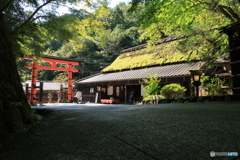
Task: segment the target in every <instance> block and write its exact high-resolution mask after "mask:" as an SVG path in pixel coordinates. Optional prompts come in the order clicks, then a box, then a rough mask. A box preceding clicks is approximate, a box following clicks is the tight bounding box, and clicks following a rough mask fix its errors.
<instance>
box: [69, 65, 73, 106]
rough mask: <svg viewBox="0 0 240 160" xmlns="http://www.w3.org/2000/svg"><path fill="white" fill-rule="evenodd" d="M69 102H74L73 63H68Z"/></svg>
mask: <svg viewBox="0 0 240 160" xmlns="http://www.w3.org/2000/svg"><path fill="white" fill-rule="evenodd" d="M68 69H69V71H68V102H72V94H73V91H72V71H71V70H72V64H68Z"/></svg>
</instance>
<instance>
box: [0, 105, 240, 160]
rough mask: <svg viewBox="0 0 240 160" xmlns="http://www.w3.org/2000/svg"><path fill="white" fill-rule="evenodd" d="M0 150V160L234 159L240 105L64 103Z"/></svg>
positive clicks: (239, 144)
mask: <svg viewBox="0 0 240 160" xmlns="http://www.w3.org/2000/svg"><path fill="white" fill-rule="evenodd" d="M38 109H51V110H52V112H51V113H49V114H48V115H47V116H45V117H44V118H43V120H42V121H41V123H38V124H36V125H34V126H32V127H31V128H30V129H29V131H28V132H26V133H22V134H20V135H19V136H17V137H16V138H15V139H14V140H12V141H11V142H9V143H8V144H7V145H6V146H5V147H3V148H1V149H0V160H156V159H159V160H188V159H189V160H208V159H209V160H213V159H214V160H217V159H220V160H233V159H237V158H238V159H240V157H239V156H238V157H213V158H212V157H210V152H211V151H215V152H238V154H240V103H236V102H235V103H226V102H221V103H220V102H219V103H217V102H214V103H189V104H161V105H138V106H135V105H82V104H79V105H76V104H75V105H59V106H44V107H38Z"/></svg>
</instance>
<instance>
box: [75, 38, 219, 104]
mask: <svg viewBox="0 0 240 160" xmlns="http://www.w3.org/2000/svg"><path fill="white" fill-rule="evenodd" d="M176 43H178V42H177V40H176V38H175V37H169V38H165V39H163V40H162V41H161V42H160V43H158V44H157V45H155V46H154V47H151V48H148V47H147V45H146V44H143V45H140V46H136V47H132V48H129V49H125V50H123V51H122V52H121V53H120V55H119V56H118V57H117V58H116V60H115V61H114V62H113V63H112V64H111V65H109V66H108V67H106V68H105V69H103V70H102V72H101V73H98V74H95V75H92V76H89V77H86V78H84V79H81V80H79V81H78V83H77V85H78V87H79V88H81V90H82V93H83V101H89V102H100V100H101V99H120V101H121V102H125V103H127V102H129V96H130V93H131V92H132V91H133V92H134V94H133V99H134V100H141V97H142V96H143V95H144V94H145V93H146V91H144V90H143V86H142V85H141V84H140V81H141V80H142V79H145V78H148V77H149V75H153V74H156V75H157V76H158V77H159V78H160V79H161V82H160V84H159V85H162V86H163V85H166V84H171V83H178V84H180V85H182V86H184V87H186V89H187V91H186V96H193V94H194V88H193V86H192V84H191V75H190V72H189V70H200V69H204V67H205V62H202V61H201V58H200V57H199V55H198V54H197V52H191V53H190V52H189V53H182V52H181V51H179V50H178V49H177V44H176ZM221 68H222V66H220V68H218V69H215V70H214V71H215V72H216V71H219V70H221ZM208 72H209V73H211V72H212V71H211V70H208Z"/></svg>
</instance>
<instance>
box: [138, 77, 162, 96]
mask: <svg viewBox="0 0 240 160" xmlns="http://www.w3.org/2000/svg"><path fill="white" fill-rule="evenodd" d="M160 81H161V79H159V78H158V76H157V74H153V75H149V76H148V78H146V79H143V80H142V81H141V82H140V83H141V84H142V85H143V86H144V87H143V89H144V90H145V91H147V94H146V95H145V96H144V97H146V96H149V95H157V94H159V92H160V86H159V83H160Z"/></svg>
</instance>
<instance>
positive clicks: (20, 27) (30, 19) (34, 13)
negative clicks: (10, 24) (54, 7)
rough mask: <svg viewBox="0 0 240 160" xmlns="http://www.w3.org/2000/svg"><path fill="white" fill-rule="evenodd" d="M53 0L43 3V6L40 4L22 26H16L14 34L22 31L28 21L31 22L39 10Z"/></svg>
mask: <svg viewBox="0 0 240 160" xmlns="http://www.w3.org/2000/svg"><path fill="white" fill-rule="evenodd" d="M52 1H53V0H48V1H47V2H46V3H44V4H42V5H41V6H39V7H38V8H37V9H36V10H35V11H34V12H33V13H32V15H30V16H29V17H28V19H27V20H26V21H25V22H24V23H22V24H21V25H20V26H18V27H16V28H15V29H14V31H13V33H14V34H16V33H18V32H19V31H21V30H22V29H23V28H24V27H25V26H26V25H27V24H28V23H30V22H31V21H32V19H33V17H34V16H35V15H36V14H37V12H38V11H39V10H40V9H42V8H43V7H44V6H46V5H48V4H49V3H51V2H52Z"/></svg>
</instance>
